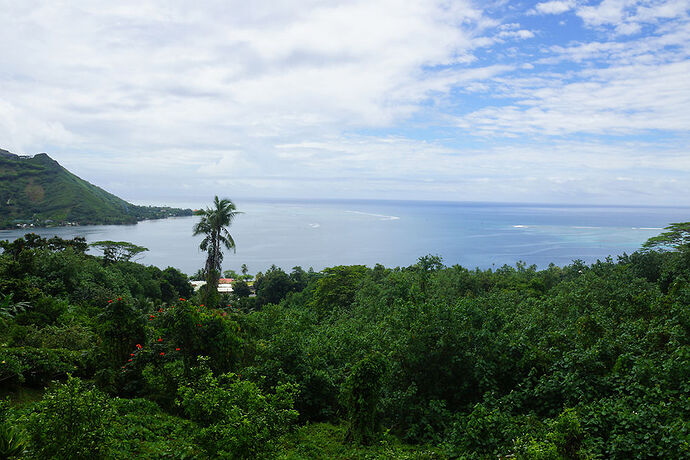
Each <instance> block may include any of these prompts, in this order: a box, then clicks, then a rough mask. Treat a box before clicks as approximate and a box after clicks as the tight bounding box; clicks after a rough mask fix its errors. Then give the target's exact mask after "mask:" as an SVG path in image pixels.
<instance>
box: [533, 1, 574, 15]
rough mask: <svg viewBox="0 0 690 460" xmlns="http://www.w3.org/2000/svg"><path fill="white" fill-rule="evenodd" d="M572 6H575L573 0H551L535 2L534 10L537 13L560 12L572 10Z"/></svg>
mask: <svg viewBox="0 0 690 460" xmlns="http://www.w3.org/2000/svg"><path fill="white" fill-rule="evenodd" d="M573 7H575V1H574V0H564V1H561V0H553V1H550V2H541V3H537V4H536V6H535V7H534V10H535V12H536V13H539V14H562V13H565V12H566V11H570V10H572V9H573Z"/></svg>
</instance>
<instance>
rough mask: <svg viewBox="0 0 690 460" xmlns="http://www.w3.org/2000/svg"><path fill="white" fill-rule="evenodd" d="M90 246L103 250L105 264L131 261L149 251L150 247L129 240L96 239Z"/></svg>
mask: <svg viewBox="0 0 690 460" xmlns="http://www.w3.org/2000/svg"><path fill="white" fill-rule="evenodd" d="M89 246H91V247H92V248H96V249H98V250H100V251H103V264H104V265H108V264H111V263H113V262H129V261H130V260H131V259H132V257H134V256H136V255H138V254H141V253H142V252H146V251H148V249H147V248H145V247H143V246H137V245H136V244H133V243H128V242H127V241H109V240H108V241H95V242H93V243H91V244H90V245H89Z"/></svg>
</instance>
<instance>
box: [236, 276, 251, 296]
mask: <svg viewBox="0 0 690 460" xmlns="http://www.w3.org/2000/svg"><path fill="white" fill-rule="evenodd" d="M232 293H233V295H234V296H235V298H237V299H239V298H242V297H249V296H250V295H251V293H252V289H251V288H250V287H249V285H248V284H247V282H246V281H245V280H242V279H240V280H236V281H235V282H234V283H232Z"/></svg>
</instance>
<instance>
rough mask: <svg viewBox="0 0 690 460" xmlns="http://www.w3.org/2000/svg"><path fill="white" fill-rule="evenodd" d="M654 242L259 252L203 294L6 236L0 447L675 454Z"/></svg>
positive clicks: (686, 367) (681, 361) (680, 369)
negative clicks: (540, 250)
mask: <svg viewBox="0 0 690 460" xmlns="http://www.w3.org/2000/svg"><path fill="white" fill-rule="evenodd" d="M221 202H222V200H218V203H219V204H220V203H221ZM220 208H224V209H227V206H221V207H220ZM212 209H215V208H212ZM232 211H233V212H234V208H233V209H232ZM688 225H689V224H674V226H671V227H670V228H669V229H667V230H668V232H675V231H681V232H682V231H683V229H685V228H688ZM221 227H227V224H225V225H222V226H221ZM204 233H206V232H204ZM662 235H663V234H662ZM669 238H670V237H669ZM650 241H651V242H650V243H649V244H647V245H645V247H644V248H643V249H642V250H640V251H637V252H635V253H633V254H625V255H623V256H621V257H619V258H618V259H617V260H613V259H611V258H607V259H605V260H600V261H597V262H596V263H593V264H591V265H587V264H584V263H583V262H581V261H573V262H572V263H571V264H569V265H567V266H564V267H558V266H555V265H551V266H549V267H548V268H546V269H543V270H538V269H537V268H536V267H534V266H526V265H525V264H523V263H518V264H517V265H516V266H503V267H500V268H498V269H487V270H479V269H474V270H473V269H469V268H466V267H462V266H459V265H453V266H446V265H444V263H443V260H441V259H440V258H439V257H437V256H433V255H429V256H424V257H421V258H420V259H419V260H418V262H417V263H416V264H414V265H412V266H409V267H397V268H387V267H384V266H381V265H376V266H374V267H366V266H357V265H355V266H336V267H330V268H327V269H325V270H323V271H320V272H315V271H313V270H303V269H302V268H301V267H295V268H293V269H292V270H291V271H290V272H289V273H288V272H285V271H283V270H282V269H281V268H279V267H275V266H274V267H272V268H271V269H269V270H267V271H266V272H265V273H261V274H257V276H256V278H255V280H254V283H253V289H254V291H255V295H248V293H247V292H246V290H243V291H242V292H243V294H242V295H241V296H240V295H234V296H232V297H231V296H227V295H223V296H220V297H219V298H218V299H217V300H215V301H213V303H209V302H208V297H203V296H204V294H203V292H199V293H193V291H192V288H191V286H190V284H189V281H188V278H187V276H186V275H185V274H183V273H181V272H179V271H178V270H176V269H174V268H171V267H168V268H166V269H165V270H161V269H159V268H156V267H146V266H143V265H140V264H137V263H135V262H132V261H130V260H124V259H121V258H117V257H114V258H112V260H109V261H107V263H106V260H105V258H104V257H96V256H93V255H89V254H87V253H86V249H87V245H86V243H85V241H84V240H83V239H79V238H75V239H74V240H62V239H59V238H51V239H45V238H41V237H37V236H36V235H27V236H26V237H23V238H19V239H17V240H15V241H13V242H2V243H0V246H1V248H2V250H3V253H2V254H1V255H0V313H1V316H0V321H1V322H0V325H1V327H0V345H1V348H0V390H1V391H2V396H3V399H2V401H1V402H0V458H89V457H90V458H151V459H153V458H156V459H158V458H180V459H182V458H282V459H312V458H322V459H326V458H348V459H355V458H361V459H370V458H415V459H445V458H466V459H484V458H494V459H495V458H524V459H597V458H601V459H604V458H606V459H608V458H615V459H642V458H687V457H688V452H689V449H690V444H689V442H690V422H689V421H690V250H688V247H687V244H686V240H683V239H674V238H670V239H668V240H666V239H665V240H664V241H663V243H664V244H663V247H660V246H658V245H656V244H655V241H661V240H658V239H657V240H650ZM209 243H210V242H209ZM226 247H227V246H226ZM210 266H211V267H212V268H213V269H214V270H218V272H219V271H220V269H219V266H218V265H215V262H214V263H212V264H211V265H210ZM244 275H246V274H244ZM243 281H244V280H243Z"/></svg>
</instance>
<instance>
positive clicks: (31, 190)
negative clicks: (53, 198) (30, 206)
mask: <svg viewBox="0 0 690 460" xmlns="http://www.w3.org/2000/svg"><path fill="white" fill-rule="evenodd" d="M24 192H25V193H26V196H28V197H29V200H31V201H32V202H34V203H35V202H37V201H43V198H44V197H45V195H46V192H45V190H43V187H41V186H40V185H37V184H28V185H27V186H26V188H25V189H24Z"/></svg>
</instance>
